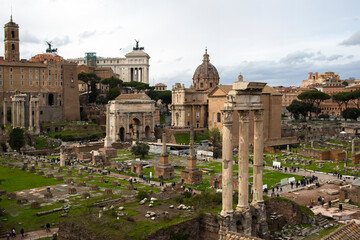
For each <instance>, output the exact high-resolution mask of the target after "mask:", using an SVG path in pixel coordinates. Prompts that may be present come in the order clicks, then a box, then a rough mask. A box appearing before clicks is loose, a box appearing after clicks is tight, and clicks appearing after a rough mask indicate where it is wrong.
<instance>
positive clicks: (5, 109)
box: [3, 99, 7, 127]
mask: <svg viewBox="0 0 360 240" xmlns="http://www.w3.org/2000/svg"><path fill="white" fill-rule="evenodd" d="M3 125H4V127H5V126H6V125H7V101H6V100H5V99H4V102H3Z"/></svg>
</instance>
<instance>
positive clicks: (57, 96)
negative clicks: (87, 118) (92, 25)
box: [0, 18, 80, 125]
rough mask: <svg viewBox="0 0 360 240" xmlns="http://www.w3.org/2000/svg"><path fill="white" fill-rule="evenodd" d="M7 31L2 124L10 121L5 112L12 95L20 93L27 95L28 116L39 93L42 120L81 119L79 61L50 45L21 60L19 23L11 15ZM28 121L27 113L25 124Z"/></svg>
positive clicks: (0, 62) (0, 65)
mask: <svg viewBox="0 0 360 240" xmlns="http://www.w3.org/2000/svg"><path fill="white" fill-rule="evenodd" d="M4 33H5V38H4V43H5V58H4V57H0V101H1V103H0V107H1V109H2V111H1V114H2V119H3V121H4V122H3V124H4V125H6V124H9V123H8V121H7V120H6V117H4V115H8V112H9V111H11V108H10V105H11V100H10V97H12V96H13V95H15V94H18V93H21V94H25V95H26V96H25V116H29V100H30V98H31V97H32V96H34V97H39V100H40V106H39V111H40V112H39V114H40V116H39V119H40V123H41V122H63V121H78V120H80V107H79V92H78V79H77V69H76V68H77V65H76V64H73V63H69V62H67V61H65V60H64V59H63V58H62V57H60V56H58V55H57V54H56V50H54V49H51V46H49V49H47V53H46V54H39V55H36V56H34V57H32V58H31V59H30V60H25V59H21V60H20V50H19V49H20V44H19V42H20V37H19V25H18V24H16V23H15V22H13V20H12V18H11V19H10V22H8V23H7V24H5V26H4ZM4 106H5V107H6V109H4ZM28 121H29V117H26V118H25V125H28Z"/></svg>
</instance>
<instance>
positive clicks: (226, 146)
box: [220, 110, 233, 217]
mask: <svg viewBox="0 0 360 240" xmlns="http://www.w3.org/2000/svg"><path fill="white" fill-rule="evenodd" d="M222 115H223V116H222V118H223V119H222V120H223V121H222V125H223V131H222V132H223V144H222V157H223V159H222V211H221V213H220V215H221V216H223V217H226V216H229V215H232V213H233V206H232V205H233V197H232V194H233V142H232V135H233V134H232V123H233V111H232V110H224V111H222Z"/></svg>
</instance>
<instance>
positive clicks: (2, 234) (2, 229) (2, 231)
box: [0, 226, 6, 238]
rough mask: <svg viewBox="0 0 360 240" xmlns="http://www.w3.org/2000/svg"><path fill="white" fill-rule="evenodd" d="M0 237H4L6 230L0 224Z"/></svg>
mask: <svg viewBox="0 0 360 240" xmlns="http://www.w3.org/2000/svg"><path fill="white" fill-rule="evenodd" d="M0 238H6V231H5V229H4V228H3V227H1V226H0Z"/></svg>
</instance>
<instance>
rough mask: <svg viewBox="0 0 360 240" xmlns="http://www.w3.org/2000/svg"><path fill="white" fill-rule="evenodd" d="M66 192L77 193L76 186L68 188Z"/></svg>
mask: <svg viewBox="0 0 360 240" xmlns="http://www.w3.org/2000/svg"><path fill="white" fill-rule="evenodd" d="M67 193H68V194H76V193H77V191H76V188H69V189H68V190H67Z"/></svg>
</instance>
